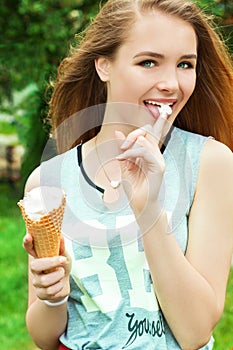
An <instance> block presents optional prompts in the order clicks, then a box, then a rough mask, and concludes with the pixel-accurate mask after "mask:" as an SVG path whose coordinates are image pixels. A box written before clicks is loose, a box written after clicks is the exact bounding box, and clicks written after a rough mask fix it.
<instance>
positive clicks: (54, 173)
mask: <svg viewBox="0 0 233 350" xmlns="http://www.w3.org/2000/svg"><path fill="white" fill-rule="evenodd" d="M69 157H70V160H71V161H73V159H74V157H76V147H75V148H72V149H71V150H69V151H67V152H65V153H62V154H57V155H55V156H53V157H51V158H49V159H46V160H42V162H41V164H40V165H39V166H38V167H36V168H35V169H34V170H33V171H32V172H31V174H30V175H29V177H28V179H27V181H26V184H25V193H26V192H29V191H31V190H32V189H33V188H35V187H39V186H43V185H49V183H50V182H52V181H54V179H56V178H59V173H60V171H61V168H62V164H63V162H64V159H68V158H69ZM49 179H50V180H51V181H49Z"/></svg>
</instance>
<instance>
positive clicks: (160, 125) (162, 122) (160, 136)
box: [152, 115, 172, 144]
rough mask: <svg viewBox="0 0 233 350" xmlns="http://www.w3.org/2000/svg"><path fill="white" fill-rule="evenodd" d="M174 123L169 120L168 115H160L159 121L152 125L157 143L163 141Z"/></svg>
mask: <svg viewBox="0 0 233 350" xmlns="http://www.w3.org/2000/svg"><path fill="white" fill-rule="evenodd" d="M171 126H172V124H171V123H170V122H169V121H168V119H167V117H166V116H164V115H160V117H159V118H158V119H157V121H156V122H155V123H154V125H153V127H152V131H153V136H154V138H155V139H156V141H157V143H158V144H159V143H163V141H164V139H165V137H166V136H167V134H168V132H169V130H170V128H171Z"/></svg>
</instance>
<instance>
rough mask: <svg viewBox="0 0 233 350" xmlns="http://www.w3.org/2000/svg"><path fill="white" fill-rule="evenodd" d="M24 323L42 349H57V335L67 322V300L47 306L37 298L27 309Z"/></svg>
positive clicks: (62, 330)
mask: <svg viewBox="0 0 233 350" xmlns="http://www.w3.org/2000/svg"><path fill="white" fill-rule="evenodd" d="M26 323H27V328H28V331H29V333H30V335H31V337H32V339H33V341H34V342H35V344H36V345H37V346H38V347H39V348H40V349H43V350H57V349H58V345H59V337H60V335H61V334H62V333H63V332H64V331H65V329H66V324H67V302H65V303H64V304H62V305H60V306H48V305H46V304H45V303H44V302H43V301H42V300H40V299H37V300H36V301H35V302H33V303H32V304H31V305H30V306H29V308H28V311H27V315H26Z"/></svg>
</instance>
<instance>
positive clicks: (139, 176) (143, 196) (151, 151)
mask: <svg viewBox="0 0 233 350" xmlns="http://www.w3.org/2000/svg"><path fill="white" fill-rule="evenodd" d="M167 125H168V122H167V119H166V118H164V117H160V118H159V119H158V120H157V121H156V123H155V124H154V125H153V126H150V125H146V126H144V127H142V128H140V129H136V130H134V131H133V132H131V133H130V134H129V135H128V136H127V137H125V135H124V134H123V133H122V132H120V131H117V132H116V138H117V140H118V144H119V145H120V150H121V152H122V153H121V154H120V155H119V156H118V157H117V159H118V160H119V161H120V162H121V169H122V183H123V186H124V189H125V191H126V194H127V196H128V198H129V200H130V205H131V207H132V208H133V210H134V211H135V213H136V214H140V213H141V212H142V211H143V210H144V209H145V208H146V207H147V206H148V205H150V204H152V203H153V205H154V204H155V203H156V202H157V200H158V195H159V191H160V187H161V183H162V180H163V175H164V171H165V161H164V158H163V155H162V153H161V151H160V143H161V137H162V135H163V133H164V129H165V127H166V131H167V132H168V130H169V128H170V127H169V128H167Z"/></svg>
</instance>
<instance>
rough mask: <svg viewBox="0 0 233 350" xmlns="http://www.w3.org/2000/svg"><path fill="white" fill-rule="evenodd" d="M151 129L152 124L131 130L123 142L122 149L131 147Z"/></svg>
mask: <svg viewBox="0 0 233 350" xmlns="http://www.w3.org/2000/svg"><path fill="white" fill-rule="evenodd" d="M149 130H151V125H149V124H148V125H144V126H143V127H141V128H138V129H136V130H133V131H132V132H130V133H129V134H128V136H127V137H126V139H125V140H124V142H123V143H122V145H121V149H122V150H126V149H128V148H130V147H131V146H132V145H133V144H134V143H135V142H136V141H137V139H138V137H139V136H146V135H147V133H148V131H149Z"/></svg>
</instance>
